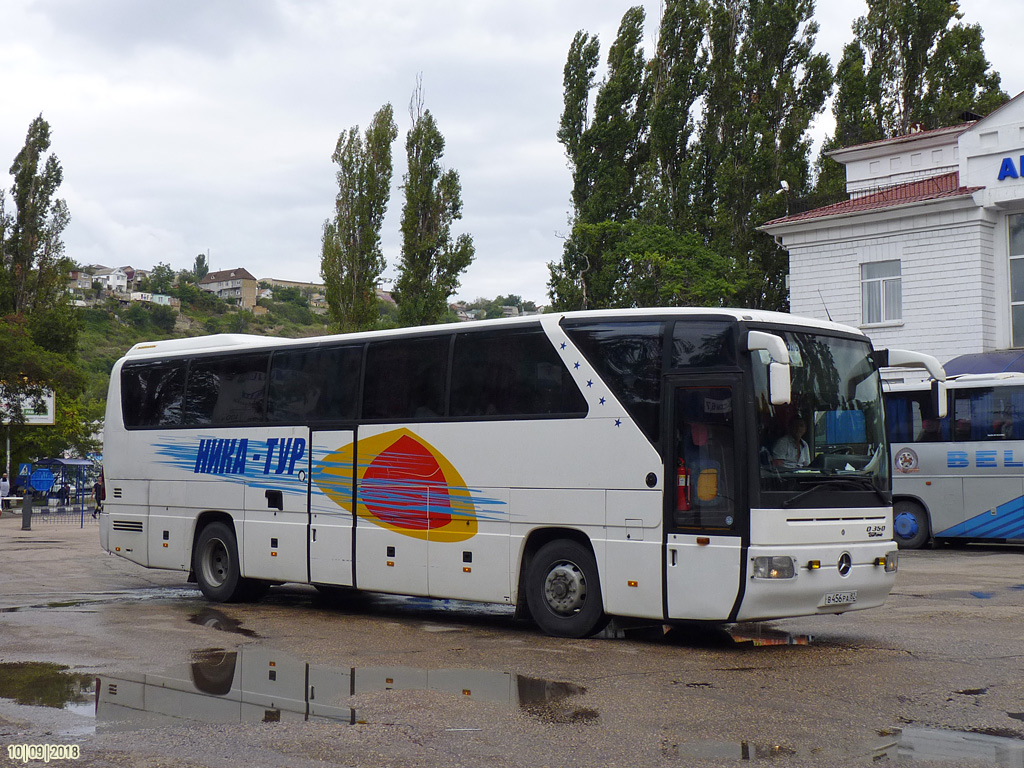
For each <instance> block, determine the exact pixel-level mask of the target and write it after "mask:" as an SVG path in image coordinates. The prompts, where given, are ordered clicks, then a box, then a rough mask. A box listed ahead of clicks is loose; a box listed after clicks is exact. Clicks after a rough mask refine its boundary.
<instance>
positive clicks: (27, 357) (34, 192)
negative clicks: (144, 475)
mask: <svg viewBox="0 0 1024 768" xmlns="http://www.w3.org/2000/svg"><path fill="white" fill-rule="evenodd" d="M49 148H50V126H49V124H48V123H47V122H46V121H45V120H44V119H43V118H42V116H39V117H37V118H36V119H34V120H33V121H32V123H31V124H30V125H29V129H28V134H27V136H26V139H25V145H24V147H23V148H22V149H21V151H20V152H19V153H18V154H17V156H16V157H15V159H14V163H13V164H12V165H11V167H10V174H11V176H13V178H14V183H13V185H12V187H11V190H10V199H11V201H12V204H13V208H12V209H8V208H7V194H6V192H0V339H2V340H3V352H2V353H0V390H2V392H0V409H2V410H3V411H4V412H3V413H0V416H2V417H3V418H4V419H10V420H11V421H12V422H13V423H14V424H15V425H19V424H20V423H21V421H22V412H21V409H20V408H17V407H13V408H11V407H8V403H19V402H26V403H31V404H34V405H38V404H39V402H40V398H41V396H42V395H43V394H44V392H46V391H47V390H52V391H53V392H54V394H55V396H56V399H57V405H58V415H57V418H58V419H61V418H66V411H68V410H70V409H73V408H75V407H76V406H81V405H82V404H81V403H80V402H77V398H78V397H79V396H80V394H81V392H82V390H83V387H84V381H85V379H84V376H83V375H82V373H81V372H80V371H79V369H78V368H77V366H76V364H75V350H76V347H77V342H78V335H79V332H80V329H81V323H80V319H79V317H78V316H77V314H76V312H75V309H74V307H73V306H72V305H71V303H70V300H69V297H68V294H67V292H66V290H65V287H66V285H67V279H68V273H69V272H70V271H71V269H72V268H73V267H74V263H73V262H72V261H71V259H68V258H67V257H65V255H64V243H63V242H62V240H61V234H62V233H63V231H64V229H65V227H66V226H67V224H68V222H69V220H70V216H69V214H68V209H67V205H66V204H65V203H64V201H63V200H61V199H59V198H57V197H56V194H57V190H58V188H59V187H60V184H61V182H62V180H63V172H62V170H61V166H60V162H59V161H58V160H57V158H56V156H54V155H52V154H51V155H47V154H46V153H47V151H48V150H49ZM61 407H63V408H65V414H64V415H62V413H61V411H60V408H61ZM66 424H67V425H68V429H69V434H70V433H73V434H74V439H73V440H71V439H69V440H68V441H67V442H66V443H65V445H64V446H63V447H67V445H68V444H74V443H76V442H77V443H81V442H85V441H86V440H87V437H88V435H89V434H90V433H91V431H92V426H91V425H90V424H87V423H85V422H81V421H79V422H75V421H73V420H72V421H67V422H66ZM43 434H45V433H44V432H43V431H42V430H41V429H40V428H29V427H20V426H17V427H16V428H15V429H13V430H12V435H11V438H12V447H13V449H14V450H16V451H25V452H27V453H29V454H34V453H36V450H34V449H33V446H36V447H38V441H36V442H33V437H38V436H39V435H43ZM52 434H53V432H52V430H51V432H50V436H51V437H52ZM5 458H6V457H5Z"/></svg>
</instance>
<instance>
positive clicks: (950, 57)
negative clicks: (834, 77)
mask: <svg viewBox="0 0 1024 768" xmlns="http://www.w3.org/2000/svg"><path fill="white" fill-rule="evenodd" d="M867 5H868V12H867V15H865V16H861V17H860V18H858V19H857V20H856V21H855V22H854V24H853V31H854V44H855V46H857V47H859V48H861V49H862V50H863V51H864V57H865V65H866V69H865V75H866V78H867V85H868V89H869V94H870V97H871V102H870V104H869V109H870V111H871V115H872V117H873V122H874V124H875V125H876V126H877V127H878V129H879V130H880V132H881V133H882V135H883V136H884V137H889V136H902V135H903V134H905V133H907V132H908V131H909V130H910V127H911V125H913V124H914V123H921V124H922V125H923V126H924V127H925V128H938V127H941V126H944V125H953V124H955V123H956V122H958V121H959V114H960V113H961V112H963V111H965V110H972V111H978V112H983V111H990V110H991V109H992V108H994V107H996V106H999V104H1002V103H1003V102H1005V101H1006V99H1007V96H1006V94H1005V93H1003V92H1002V91H1001V89H1000V80H999V75H998V74H996V73H994V72H991V71H990V69H989V63H988V61H987V60H986V59H985V55H984V53H983V51H982V43H983V42H984V38H983V36H982V34H981V28H980V27H979V26H978V25H965V24H963V23H962V21H961V19H963V14H962V13H961V12H960V11H959V10H958V3H957V2H956V1H955V0H868V1H867ZM852 50H853V49H851V51H852ZM844 85H845V83H844V82H843V81H840V83H839V86H840V89H842V88H843V87H844Z"/></svg>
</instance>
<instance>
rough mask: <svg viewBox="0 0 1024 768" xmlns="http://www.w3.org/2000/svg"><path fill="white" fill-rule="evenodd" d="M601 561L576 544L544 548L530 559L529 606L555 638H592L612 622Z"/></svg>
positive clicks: (563, 541) (568, 542)
mask: <svg viewBox="0 0 1024 768" xmlns="http://www.w3.org/2000/svg"><path fill="white" fill-rule="evenodd" d="M602 603H603V601H602V600H601V585H600V582H599V580H598V576H597V561H596V560H595V559H594V555H593V553H592V552H591V551H590V550H589V549H588V548H587V547H585V546H583V545H582V544H580V543H579V542H576V541H571V540H567V539H559V540H556V541H550V542H548V543H547V544H545V545H544V546H542V547H541V548H540V549H539V550H537V553H536V554H535V555H534V556H533V558H532V559H531V560H530V566H529V570H528V571H527V575H526V604H527V606H528V607H529V609H530V615H531V616H533V620H534V621H535V622H537V626H539V627H540V628H541V630H542V631H544V632H545V633H546V634H548V635H552V636H554V637H589V636H590V635H593V634H594V633H596V632H599V631H600V630H601V629H602V628H604V626H605V625H606V624H607V623H608V619H607V617H606V616H605V614H604V606H603V604H602Z"/></svg>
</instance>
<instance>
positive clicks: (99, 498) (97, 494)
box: [92, 474, 106, 517]
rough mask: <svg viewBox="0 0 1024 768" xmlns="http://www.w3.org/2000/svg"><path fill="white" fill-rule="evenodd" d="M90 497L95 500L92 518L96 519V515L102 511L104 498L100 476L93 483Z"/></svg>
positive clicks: (101, 477)
mask: <svg viewBox="0 0 1024 768" xmlns="http://www.w3.org/2000/svg"><path fill="white" fill-rule="evenodd" d="M92 496H93V498H94V499H95V500H96V507H95V509H93V511H92V516H93V517H96V515H98V514H99V513H100V512H102V511H103V499H104V498H105V497H106V493H105V492H104V490H103V475H102V474H101V475H100V476H99V478H97V480H96V482H95V483H93V486H92Z"/></svg>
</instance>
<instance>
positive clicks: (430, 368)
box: [363, 334, 451, 421]
mask: <svg viewBox="0 0 1024 768" xmlns="http://www.w3.org/2000/svg"><path fill="white" fill-rule="evenodd" d="M450 339H451V336H449V335H447V334H446V335H444V336H424V337H420V338H417V339H395V340H394V341H378V342H374V343H371V344H370V345H369V346H368V347H367V349H366V375H365V381H364V384H363V418H364V419H388V420H389V421H401V420H404V419H432V418H438V417H441V416H444V389H445V377H446V376H447V371H448V346H449V343H450Z"/></svg>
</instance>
